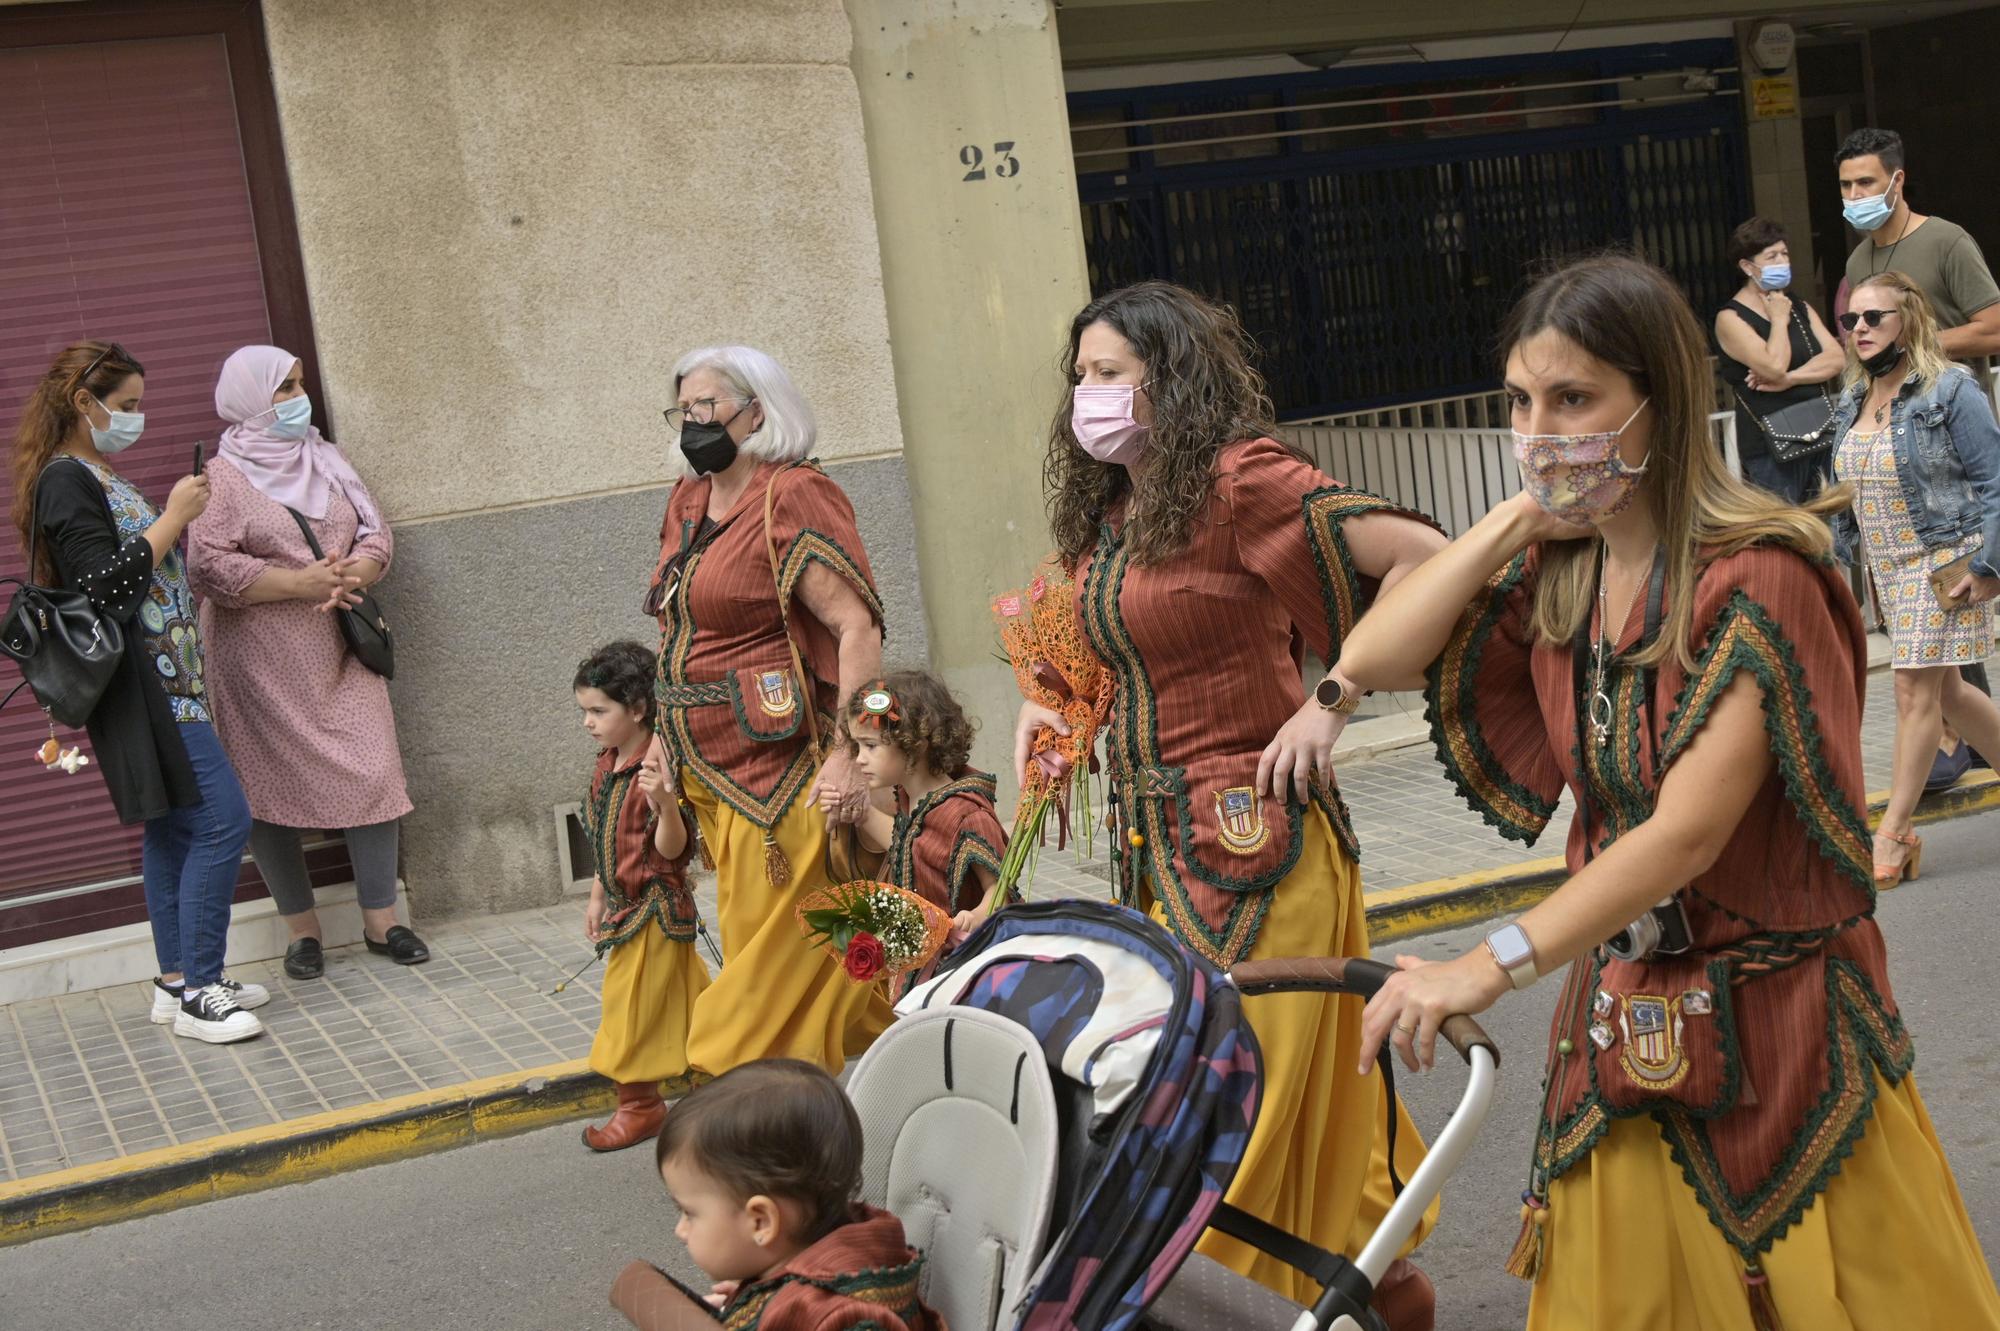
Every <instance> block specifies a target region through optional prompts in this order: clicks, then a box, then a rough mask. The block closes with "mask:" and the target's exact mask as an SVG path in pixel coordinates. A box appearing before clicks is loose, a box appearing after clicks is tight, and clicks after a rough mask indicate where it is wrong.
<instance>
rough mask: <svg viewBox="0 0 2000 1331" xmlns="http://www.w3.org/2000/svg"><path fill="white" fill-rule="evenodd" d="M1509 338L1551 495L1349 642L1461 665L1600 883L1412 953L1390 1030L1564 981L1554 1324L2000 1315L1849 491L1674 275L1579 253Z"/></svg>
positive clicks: (1549, 1184) (1497, 515)
mask: <svg viewBox="0 0 2000 1331" xmlns="http://www.w3.org/2000/svg"><path fill="white" fill-rule="evenodd" d="M1500 346H1501V348H1502V349H1503V354H1504V355H1505V357H1506V359H1505V371H1504V373H1505V382H1506V388H1507V396H1508V399H1509V401H1510V402H1511V403H1512V409H1513V418H1514V429H1515V443H1514V449H1515V455H1516V457H1517V458H1518V459H1519V462H1520V467H1521V474H1522V481H1523V486H1524V488H1523V492H1522V493H1521V494H1520V495H1517V496H1515V497H1514V498H1512V499H1509V500H1507V501H1506V502H1504V503H1502V504H1500V505H1499V506H1498V507H1497V508H1495V509H1494V510H1493V511H1492V512H1491V513H1489V514H1488V515H1487V516H1486V517H1484V518H1482V519H1481V520H1480V521H1479V522H1478V523H1476V524H1475V525H1474V526H1473V527H1471V528H1470V529H1469V530H1468V531H1466V532H1465V534H1464V535H1462V536H1460V537H1459V538H1458V539H1457V540H1456V541H1454V542H1452V544H1451V546H1450V547H1449V548H1448V549H1447V550H1445V552H1444V553H1442V554H1440V555H1438V556H1437V557H1436V558H1434V559H1432V560H1431V561H1429V562H1428V563H1426V564H1425V565H1424V566H1423V567H1422V568H1420V569H1418V570H1417V571H1416V572H1415V573H1413V574H1411V575H1410V577H1409V578H1407V579H1405V580H1404V581H1403V582H1402V583H1401V584H1399V585H1398V586H1396V587H1394V588H1393V589H1391V590H1389V591H1387V592H1385V593H1384V594H1383V596H1382V598H1381V599H1380V601H1379V602H1378V603H1377V604H1376V606H1375V609H1374V610H1372V611H1371V612H1370V613H1369V614H1368V616H1367V617H1366V618H1365V619H1363V620H1362V622H1361V624H1360V625H1359V626H1358V627H1357V628H1356V629H1355V631H1354V633H1353V634H1352V635H1351V636H1350V637H1349V638H1348V641H1347V648H1346V651H1345V652H1344V653H1343V663H1344V665H1345V667H1346V668H1347V669H1348V671H1349V672H1350V675H1351V677H1352V678H1353V679H1354V681H1355V682H1356V683H1358V684H1361V685H1364V686H1366V685H1370V684H1374V685H1377V686H1379V685H1380V684H1381V683H1383V682H1384V681H1389V680H1393V679H1395V678H1397V677H1398V676H1400V675H1402V674H1404V673H1406V672H1407V671H1409V670H1410V669H1411V668H1412V667H1419V668H1421V667H1424V666H1429V667H1430V679H1431V708H1430V715H1431V717H1432V718H1433V730H1434V734H1435V738H1436V740H1437V750H1438V755H1439V757H1440V759H1441V760H1442V761H1443V763H1444V765H1445V768H1446V770H1447V772H1448V773H1449V774H1450V776H1451V777H1452V779H1453V781H1454V782H1455V783H1456V784H1457V785H1458V787H1459V791H1460V793H1461V794H1463V795H1464V796H1465V798H1466V800H1467V801H1468V802H1469V803H1470V804H1471V805H1472V806H1473V807H1474V808H1475V809H1477V810H1479V812H1480V813H1481V814H1483V815H1484V816H1485V817H1486V819H1487V820H1488V821H1489V822H1491V823H1492V824H1493V826H1494V827H1495V828H1496V829H1498V830H1499V831H1500V832H1501V833H1502V834H1503V835H1505V836H1509V837H1512V838H1514V839H1516V840H1520V841H1523V842H1532V841H1534V840H1535V839H1536V837H1538V836H1539V835H1540V834H1541V832H1542V830H1543V828H1544V827H1545V826H1546V825H1547V823H1548V821H1549V818H1550V815H1551V814H1552V813H1553V812H1554V810H1555V807H1556V803H1557V800H1558V799H1559V798H1561V797H1562V795H1563V793H1564V791H1565V790H1567V791H1568V792H1569V795H1570V797H1571V799H1572V800H1573V801H1574V805H1575V810H1576V812H1575V816H1574V818H1573V819H1572V821H1571V823H1570V831H1569V844H1568V856H1567V858H1568V869H1569V873H1570V877H1569V879H1568V881H1567V882H1565V883H1563V884H1562V885H1561V886H1560V887H1558V888H1557V889H1556V890H1555V891H1554V892H1553V893H1551V894H1550V895H1549V896H1548V897H1547V898H1546V899H1545V900H1543V901H1541V902H1540V903H1538V904H1537V905H1535V907H1534V908H1533V909H1531V910H1529V911H1527V912H1526V913H1525V914H1523V915H1522V916H1521V917H1520V918H1519V919H1517V920H1515V921H1513V922H1512V923H1509V924H1506V925H1503V926H1501V927H1500V928H1497V929H1495V930H1494V931H1493V932H1492V933H1491V934H1489V935H1488V936H1487V938H1486V940H1485V943H1484V944H1483V945H1474V946H1473V947H1471V948H1469V949H1467V950H1466V951H1465V952H1463V953H1462V954H1460V955H1459V956H1457V957H1454V958H1452V959H1450V960H1445V961H1424V960H1420V959H1419V958H1416V957H1399V958H1397V964H1398V966H1399V968H1400V969H1399V971H1398V973H1397V974H1396V975H1393V976H1391V977H1390V979H1389V980H1388V981H1387V983H1385V984H1384V985H1383V987H1382V988H1381V990H1380V991H1378V992H1377V993H1376V995H1375V997H1374V998H1373V999H1371V1000H1370V1001H1369V1004H1368V1008H1367V1012H1366V1015H1365V1017H1364V1020H1363V1041H1362V1050H1361V1052H1362V1055H1363V1056H1364V1057H1366V1056H1368V1055H1370V1054H1372V1053H1374V1052H1375V1051H1376V1050H1377V1049H1378V1048H1381V1047H1382V1046H1383V1045H1385V1044H1387V1045H1390V1046H1393V1048H1394V1049H1395V1050H1396V1052H1397V1054H1398V1055H1399V1056H1400V1057H1401V1058H1402V1059H1403V1061H1404V1062H1405V1063H1406V1064H1408V1065H1410V1066H1417V1065H1423V1066H1429V1065H1430V1064H1431V1063H1432V1062H1433V1060H1434V1057H1435V1054H1436V1043H1437V1036H1438V1029H1439V1025H1440V1023H1441V1021H1442V1020H1443V1018H1444V1017H1445V1016H1447V1015H1448V1014H1451V1013H1455V1012H1470V1013H1477V1012H1482V1011H1484V1010H1485V1009H1486V1008H1488V1007H1490V1006H1492V1005H1493V1004H1494V1003H1496V1002H1498V1001H1500V1000H1501V999H1502V998H1503V997H1504V996H1505V995H1508V994H1511V993H1512V992H1513V991H1514V990H1517V989H1524V988H1527V987H1528V986H1530V985H1533V984H1535V983H1537V981H1538V980H1540V979H1542V978H1543V977H1547V979H1548V980H1549V981H1550V982H1551V983H1553V984H1554V985H1555V987H1556V988H1557V990H1558V994H1557V996H1556V999H1555V1005H1554V1006H1555V1012H1554V1020H1553V1022H1552V1023H1551V1029H1550V1031H1549V1043H1548V1054H1547V1062H1546V1064H1545V1073H1544V1076H1543V1079H1542V1091H1541V1100H1540V1105H1539V1108H1538V1113H1537V1118H1536V1123H1535V1145H1534V1148H1533V1155H1532V1157H1531V1160H1530V1164H1529V1170H1528V1189H1527V1192H1526V1194H1525V1195H1524V1196H1523V1197H1522V1210H1521V1228H1520V1231H1519V1235H1518V1239H1517V1241H1516V1244H1515V1247H1514V1250H1513V1253H1512V1255H1511V1256H1510V1257H1509V1259H1508V1262H1507V1269H1508V1270H1509V1271H1511V1272H1513V1273H1514V1274H1516V1275H1519V1276H1522V1277H1524V1278H1526V1279H1528V1280H1530V1281H1532V1282H1534V1283H1533V1289H1532V1293H1531V1294H1530V1296H1529V1304H1528V1326H1529V1328H1530V1331H1568V1329H1569V1328H1574V1327H1618V1328H1621V1331H1622V1329H1630V1331H1679V1329H1680V1328H1684V1327H1704V1328H1709V1329H1710V1331H1775V1328H1778V1327H1789V1328H1792V1331H1804V1328H1808V1327H1813V1328H1819V1327H1870V1328H1879V1327H1897V1326H1909V1327H1919V1326H1922V1327H1945V1326H1949V1327H1953V1328H1955V1329H1956V1328H1985V1331H2000V1294H1996V1292H1995V1290H1994V1285H1993V1277H1992V1274H1991V1273H1990V1272H1989V1271H1988V1269H1987V1266H1986V1262H1985V1259H1984V1257H1983V1255H1982V1253H1981V1251H1980V1244H1979V1238H1978V1235H1977V1234H1975V1233H1974V1231H1973V1228H1972V1222H1971V1220H1970V1219H1969V1218H1968V1217H1967V1215H1966V1211H1965V1205H1964V1202H1963V1200H1962V1199H1961V1197H1960V1195H1959V1192H1958V1188H1957V1185H1956V1183H1955V1182H1954V1181H1953V1179H1952V1174H1951V1168H1950V1165H1949V1164H1948V1163H1947V1161H1946V1160H1945V1156H1944V1151H1943V1148H1942V1147H1940V1146H1939V1144H1938V1140H1937V1134H1936V1133H1935V1131H1934V1130H1933V1129H1932V1127H1931V1123H1930V1119H1929V1116H1928V1114H1927V1113H1926V1111H1925V1109H1924V1102H1923V1098H1922V1097H1921V1096H1920V1095H1919V1094H1918V1092H1917V1085H1916V1078H1915V1076H1914V1075H1913V1073H1912V1071H1911V1069H1912V1066H1913V1063H1914V1059H1915V1052H1914V1048H1913V1045H1912V1043H1911V1038H1910V1034H1909V1032H1908V1031H1907V1030H1906V1029H1905V1027H1904V1024H1903V1018H1902V1016H1901V1014H1900V1012H1899V1011H1898V1009H1897V1006H1896V1000H1895V996H1894V993H1893V991H1892V989H1891V986H1890V983H1889V968H1888V957H1887V949H1886V945H1885V943H1884V940H1883V937H1882V932H1881V930H1880V929H1879V928H1878V927H1877V926H1876V923H1875V919H1874V903H1875V893H1874V890H1873V887H1872V885H1871V884H1870V882H1869V874H1868V825H1867V811H1868V805H1867V795H1866V793H1865V791H1866V787H1865V786H1864V785H1863V784H1862V779H1861V703H1862V699H1863V696H1864V694H1865V692H1866V679H1867V670H1868V650H1867V637H1866V635H1865V634H1864V633H1863V631H1862V627H1861V616H1860V614H1859V612H1858V611H1857V609H1856V607H1855V604H1854V596H1853V594H1852V593H1851V592H1850V591H1848V589H1847V585H1846V583H1845V581H1844V579H1843V578H1842V577H1841V575H1840V572H1839V570H1838V569H1837V567H1836V566H1835V565H1834V564H1833V562H1832V560H1831V559H1830V555H1831V553H1832V549H1833V535H1832V533H1831V532H1829V531H1828V530H1827V527H1826V523H1825V522H1824V521H1822V520H1821V516H1820V515H1821V514H1825V513H1831V512H1833V511H1834V510H1835V509H1837V508H1838V507H1839V506H1840V504H1841V503H1842V502H1843V501H1844V500H1845V498H1846V496H1845V494H1844V493H1839V492H1836V493H1834V494H1830V495H1827V494H1823V495H1821V496H1820V497H1819V498H1818V499H1817V500H1816V501H1815V502H1814V504H1813V506H1812V507H1811V508H1810V509H1808V508H1799V507H1795V506H1793V505H1790V504H1787V503H1784V502H1783V501H1782V500H1780V499H1778V498H1777V497H1776V496H1774V495H1772V494H1770V493H1769V492H1768V491H1765V490H1762V489H1759V488H1757V487H1755V486H1752V485H1748V484H1746V483H1744V482H1743V481H1740V480H1738V479H1736V478H1735V477H1733V476H1731V475H1730V474H1729V472H1728V471H1727V469H1726V468H1724V466H1723V465H1722V460H1721V457H1720V456H1719V454H1718V453H1717V451H1716V449H1715V445H1714V443H1713V441H1712V440H1711V438H1710V436H1709V429H1708V415H1709V412H1710V411H1712V410H1713V409H1714V402H1715V398H1714V392H1715V388H1714V377H1713V375H1712V373H1711V371H1710V368H1709V363H1708V340H1707V338H1706V337H1705V336H1704V335H1703V330H1702V328H1701V326H1700V324H1699V323H1697V322H1696V320H1695V317H1694V312H1693V311H1692V310H1691V309H1689V307H1688V303H1687V297H1686V296H1685V295H1684V294H1682V292H1681V289H1680V288H1679V286H1677V285H1676V284H1675V282H1674V280H1673V279H1672V278H1671V277H1669V276H1668V275H1667V274H1666V273H1664V272H1662V271H1660V270H1659V269H1658V268H1655V267H1653V266H1652V265H1651V264H1647V263H1644V262H1642V261H1640V260H1638V259H1634V258H1630V257H1626V256H1607V257H1600V258H1593V259H1585V260H1582V261H1579V262H1576V263H1573V264H1570V265H1568V266H1566V267H1564V268H1561V269H1558V270H1556V271H1554V272H1552V273H1549V274H1548V275H1546V276H1544V277H1542V278H1541V279H1540V280H1538V281H1536V282H1535V283H1534V285H1533V286H1531V287H1530V288H1529V290H1528V292H1527V294H1526V295H1525V296H1523V297H1522V299H1521V301H1520V302H1519V304H1518V305H1516V307H1515V309H1514V311H1513V313H1512V314H1511V315H1510V316H1509V317H1508V320H1507V322H1506V324H1505V325H1504V326H1503V327H1502V329H1501V336H1500ZM1434 658H1435V659H1434ZM1558 972H1561V974H1560V976H1558ZM1543 1001H1544V1002H1546V1001H1547V1000H1546V998H1545V999H1544V1000H1543Z"/></svg>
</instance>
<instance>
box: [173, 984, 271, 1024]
mask: <svg viewBox="0 0 2000 1331" xmlns="http://www.w3.org/2000/svg"><path fill="white" fill-rule="evenodd" d="M216 983H217V984H219V985H221V986H222V987H223V988H224V989H227V990H228V991H229V992H230V993H232V994H234V995H235V996H236V1006H237V1007H240V1008H244V1009H246V1010H247V1009H249V1008H253V1007H263V1006H264V1004H266V1003H268V1002H270V1001H271V991H270V990H268V989H266V988H265V987H264V986H263V985H261V984H240V983H238V982H237V981H235V980H232V979H230V978H229V977H228V976H226V975H225V976H223V977H222V978H221V979H220V980H217V981H216ZM182 996H183V995H182V992H181V987H180V986H179V985H169V984H167V982H166V981H164V980H162V979H161V978H160V977H159V976H157V975H155V976H154V977H153V1010H152V1011H151V1012H149V1013H147V1014H146V1019H147V1020H148V1021H150V1022H152V1023H153V1024H154V1025H155V1026H165V1025H166V1024H167V1023H169V1022H171V1021H172V1020H173V1019H174V1018H175V1017H176V1016H178V1015H179V1013H180V1010H181V998H182Z"/></svg>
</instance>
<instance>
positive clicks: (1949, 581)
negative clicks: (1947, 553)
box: [1931, 555, 1973, 610]
mask: <svg viewBox="0 0 2000 1331" xmlns="http://www.w3.org/2000/svg"><path fill="white" fill-rule="evenodd" d="M1972 560H1973V556H1972V555H1966V556H1964V557H1962V558H1959V559H1954V560H1952V561H1951V562H1950V563H1949V564H1946V565H1945V566H1944V567H1943V568H1936V569H1932V570H1931V595H1932V596H1935V597H1937V603H1938V605H1939V606H1940V607H1942V608H1943V609H1946V610H1963V609H1965V608H1966V607H1967V606H1969V605H1971V604H1972V602H1971V601H1970V600H1969V599H1967V598H1965V597H1958V598H1956V599H1954V598H1953V596H1952V594H1951V589H1952V588H1954V587H1956V586H1958V584H1959V583H1961V582H1963V581H1964V580H1965V575H1966V574H1968V573H1970V572H1972Z"/></svg>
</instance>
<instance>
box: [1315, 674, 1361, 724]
mask: <svg viewBox="0 0 2000 1331" xmlns="http://www.w3.org/2000/svg"><path fill="white" fill-rule="evenodd" d="M1364 696H1366V695H1364V694H1360V693H1349V692H1348V691H1347V690H1346V689H1344V688H1342V687H1341V684H1340V681H1339V680H1337V679H1335V678H1334V677H1333V676H1332V675H1328V676H1327V677H1326V678H1325V679H1323V680H1321V681H1320V682H1319V686H1318V687H1317V688H1315V689H1314V690H1313V701H1314V702H1316V703H1318V704H1319V705H1320V706H1321V707H1324V708H1325V709H1326V710H1327V711H1329V712H1338V713H1340V714H1341V715H1342V716H1353V715H1354V709H1355V708H1357V707H1359V706H1361V699H1362V698H1363V697H1364Z"/></svg>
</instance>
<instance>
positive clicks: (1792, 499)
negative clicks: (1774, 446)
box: [1742, 453, 1829, 504]
mask: <svg viewBox="0 0 2000 1331" xmlns="http://www.w3.org/2000/svg"><path fill="white" fill-rule="evenodd" d="M1742 458H1743V479H1744V480H1746V481H1748V482H1750V483H1751V484H1752V485H1757V486H1761V487H1763V488H1764V489H1766V490H1769V491H1770V492H1771V493H1772V494H1774V495H1777V496H1778V497H1779V498H1780V499H1783V500H1784V501H1786V502H1787V503H1791V504H1803V503H1804V502H1806V500H1808V499H1810V498H1812V497H1813V496H1814V495H1816V494H1818V493H1819V492H1820V472H1821V470H1822V469H1823V468H1825V467H1826V466H1828V465H1829V460H1828V457H1827V455H1826V454H1824V453H1815V454H1814V455H1813V456H1811V457H1806V458H1799V459H1798V460H1796V461H1793V462H1780V461H1778V459H1777V458H1775V457H1773V456H1771V455H1770V454H1769V453H1745V454H1743V455H1742Z"/></svg>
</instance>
